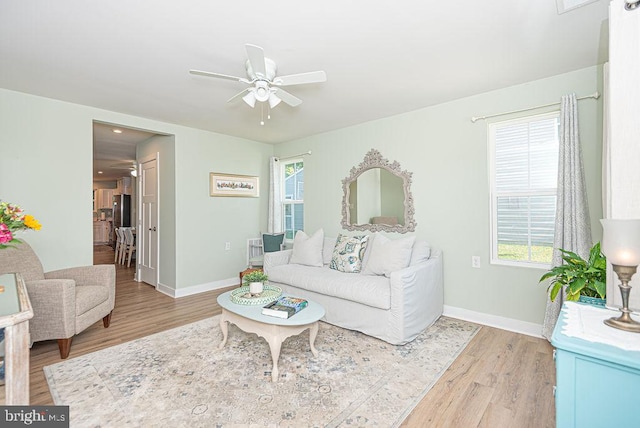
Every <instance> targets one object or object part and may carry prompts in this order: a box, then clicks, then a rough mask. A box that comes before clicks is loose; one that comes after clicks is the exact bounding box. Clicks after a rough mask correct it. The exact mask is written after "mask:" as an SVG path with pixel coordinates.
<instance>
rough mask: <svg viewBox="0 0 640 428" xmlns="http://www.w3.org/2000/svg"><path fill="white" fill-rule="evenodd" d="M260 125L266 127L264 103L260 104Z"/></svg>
mask: <svg viewBox="0 0 640 428" xmlns="http://www.w3.org/2000/svg"><path fill="white" fill-rule="evenodd" d="M260 125H264V103H261V104H260Z"/></svg>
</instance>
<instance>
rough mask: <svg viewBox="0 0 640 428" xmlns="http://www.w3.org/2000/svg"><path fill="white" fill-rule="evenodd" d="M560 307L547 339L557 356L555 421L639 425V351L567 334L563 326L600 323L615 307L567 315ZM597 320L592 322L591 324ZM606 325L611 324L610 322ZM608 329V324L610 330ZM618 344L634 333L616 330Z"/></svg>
mask: <svg viewBox="0 0 640 428" xmlns="http://www.w3.org/2000/svg"><path fill="white" fill-rule="evenodd" d="M566 305H567V304H566V303H565V306H564V307H563V311H562V313H561V314H560V318H559V319H558V323H557V324H556V327H555V329H554V332H553V336H552V338H551V344H552V345H553V346H555V348H556V351H555V360H556V389H555V396H556V426H557V427H562V428H569V427H579V428H600V427H602V428H608V427H624V426H628V427H631V426H634V427H638V426H640V413H639V412H638V404H639V403H640V400H639V398H638V397H640V351H630V350H625V349H622V348H621V347H618V346H612V345H610V344H606V343H600V342H592V341H588V340H585V339H581V338H579V337H572V336H568V335H566V334H565V333H564V332H563V328H564V327H565V326H566V327H571V325H572V324H570V323H575V324H576V325H581V328H582V330H583V331H585V332H588V331H593V330H594V329H595V328H598V327H601V326H600V324H602V320H603V319H605V318H609V317H612V316H618V315H619V312H617V311H609V310H607V309H601V311H603V315H602V317H601V319H596V318H594V317H592V316H590V317H582V318H580V319H576V318H574V317H571V318H573V319H572V320H570V318H569V317H567V308H566ZM596 324H597V325H596ZM609 328H610V327H609ZM612 331H613V329H612ZM620 332H621V330H616V334H619V335H622V336H626V337H627V338H628V339H625V338H624V337H622V338H621V339H620V341H619V343H631V341H636V343H637V340H638V339H637V336H635V335H637V333H629V332H621V333H620Z"/></svg>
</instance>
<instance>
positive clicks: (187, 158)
mask: <svg viewBox="0 0 640 428" xmlns="http://www.w3.org/2000/svg"><path fill="white" fill-rule="evenodd" d="M94 120H96V121H100V122H105V123H115V124H120V125H123V126H126V127H131V128H139V129H144V130H150V131H154V132H157V133H161V134H166V135H172V136H174V137H175V146H174V149H173V151H174V153H173V157H174V159H175V182H174V183H169V184H168V185H166V182H165V180H164V179H161V184H163V185H165V187H167V189H166V190H167V191H169V192H170V187H172V186H173V187H175V188H174V194H175V197H174V198H175V199H174V202H173V206H165V205H162V209H163V211H162V212H161V216H165V217H166V218H167V219H171V217H172V216H174V217H175V221H174V224H175V226H174V227H175V232H174V235H175V238H173V239H172V237H171V236H169V237H165V236H163V241H164V242H162V243H161V244H160V245H161V249H160V254H161V255H163V256H161V257H165V258H163V259H162V265H161V266H160V269H161V279H163V280H167V281H168V282H171V280H172V279H173V278H174V277H175V280H174V281H173V282H174V284H165V285H168V286H170V287H171V288H173V287H175V288H183V287H188V286H192V285H202V284H207V283H210V282H215V281H220V280H224V279H229V278H235V277H237V274H238V272H239V271H240V270H241V269H242V268H244V267H245V263H246V255H245V251H246V239H247V238H248V237H255V236H257V234H258V232H259V231H260V230H265V226H266V217H267V215H266V212H267V191H268V157H269V156H271V155H272V152H273V146H271V145H269V144H263V143H257V142H253V141H249V140H245V139H241V138H235V137H229V136H226V135H221V134H216V133H213V132H207V131H202V130H198V129H193V128H187V127H183V126H178V125H174V124H169V123H164V122H158V121H154V120H148V119H144V118H140V117H135V116H130V115H126V114H121V113H116V112H110V111H106V110H101V109H95V108H91V107H87V106H82V105H78V104H71V103H66V102H62V101H57V100H52V99H48V98H42V97H37V96H33V95H28V94H23V93H19V92H13V91H8V90H4V89H0V129H2V133H0V150H1V153H2V156H0V198H2V199H3V200H8V201H11V202H15V203H18V204H20V205H22V206H23V207H24V208H25V209H26V210H27V211H28V212H29V213H30V214H33V215H34V216H36V218H37V219H38V220H40V222H41V223H42V230H41V231H39V232H27V233H26V234H25V236H26V238H27V240H28V241H29V242H30V243H32V244H33V246H34V248H35V250H36V252H37V253H38V255H39V256H40V258H41V260H42V262H43V265H44V267H45V269H46V270H51V269H57V268H62V267H68V266H77V265H85V264H92V263H93V223H92V203H91V195H92V188H93V182H92V163H93V162H92V158H93V155H92V132H93V131H92V124H93V121H94ZM160 162H162V159H161V160H160ZM212 171H217V172H229V173H235V174H248V175H258V176H259V177H260V179H261V182H260V190H261V197H260V198H255V199H253V198H212V197H210V196H209V172H212ZM160 173H161V174H162V164H161V165H160ZM161 196H162V195H161ZM164 199H167V196H166V195H165V196H164ZM170 221H171V220H170ZM224 242H230V243H231V250H230V251H225V250H224ZM167 248H168V249H169V250H167ZM171 248H173V250H171ZM171 251H173V255H172V253H171ZM167 265H168V266H167ZM171 265H173V266H175V267H174V268H173V269H174V270H175V273H174V272H172V271H171V269H172V267H171ZM163 269H167V272H168V273H169V274H168V278H167V277H165V276H163V274H162V270H163Z"/></svg>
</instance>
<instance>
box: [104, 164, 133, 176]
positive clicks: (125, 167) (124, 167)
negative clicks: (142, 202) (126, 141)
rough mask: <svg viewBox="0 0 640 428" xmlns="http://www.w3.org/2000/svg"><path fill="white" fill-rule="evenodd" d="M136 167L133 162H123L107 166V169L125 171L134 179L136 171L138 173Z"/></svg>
mask: <svg viewBox="0 0 640 428" xmlns="http://www.w3.org/2000/svg"><path fill="white" fill-rule="evenodd" d="M137 167H138V163H137V162H136V161H135V160H125V161H122V162H118V163H114V164H111V165H109V168H111V169H122V170H127V171H129V173H130V174H131V175H132V176H134V177H136V176H137V171H138V169H137Z"/></svg>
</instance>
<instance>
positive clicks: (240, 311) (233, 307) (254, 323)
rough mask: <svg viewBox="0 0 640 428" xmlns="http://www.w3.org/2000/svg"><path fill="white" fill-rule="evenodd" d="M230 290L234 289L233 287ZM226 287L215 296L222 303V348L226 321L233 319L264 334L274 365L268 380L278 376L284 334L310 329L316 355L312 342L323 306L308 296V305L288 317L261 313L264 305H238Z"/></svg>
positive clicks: (227, 324) (314, 352)
mask: <svg viewBox="0 0 640 428" xmlns="http://www.w3.org/2000/svg"><path fill="white" fill-rule="evenodd" d="M232 291H233V290H232ZM232 291H227V292H226V293H222V294H221V295H219V296H218V304H219V305H220V306H221V307H222V315H220V330H222V343H220V346H219V348H220V349H222V348H223V347H224V345H225V344H226V343H227V336H228V334H229V328H228V327H229V323H233V324H235V325H236V326H238V328H240V329H241V330H243V331H246V332H247V333H255V334H257V335H258V336H260V337H262V338H264V339H265V340H266V341H267V343H268V344H269V349H270V350H271V360H272V361H273V369H272V370H271V380H272V381H274V382H275V381H276V380H278V358H280V348H281V347H282V342H284V340H285V339H286V338H287V337H291V336H295V335H297V334H300V333H302V332H303V331H305V330H306V329H309V346H310V347H311V352H312V353H313V355H314V356H315V357H317V356H318V350H317V349H316V348H315V346H314V342H315V340H316V336H317V335H318V321H319V320H320V318H322V317H323V316H324V308H323V307H322V306H321V305H320V304H318V303H315V302H313V301H311V300H308V302H309V305H308V306H307V307H306V308H304V309H303V310H301V311H300V312H298V313H297V314H295V315H293V316H292V317H291V318H286V319H284V318H278V317H272V316H268V315H262V307H263V306H264V305H239V304H237V303H233V302H232V301H231V292H232Z"/></svg>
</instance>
